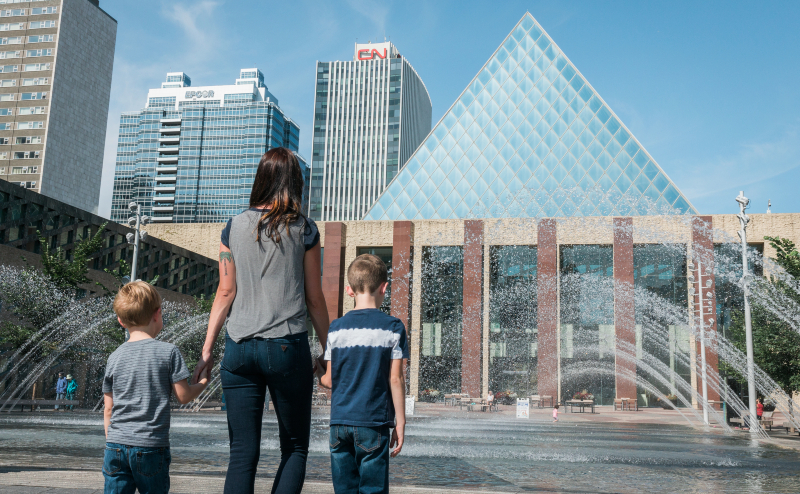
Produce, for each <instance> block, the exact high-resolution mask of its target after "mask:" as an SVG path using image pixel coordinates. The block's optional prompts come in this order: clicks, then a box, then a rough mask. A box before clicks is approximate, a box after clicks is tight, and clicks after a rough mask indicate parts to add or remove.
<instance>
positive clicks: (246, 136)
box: [111, 77, 305, 223]
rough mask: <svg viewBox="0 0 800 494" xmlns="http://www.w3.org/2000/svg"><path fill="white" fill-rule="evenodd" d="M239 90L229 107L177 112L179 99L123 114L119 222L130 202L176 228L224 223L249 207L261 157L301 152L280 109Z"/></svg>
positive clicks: (115, 214) (203, 102) (188, 107)
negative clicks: (286, 151)
mask: <svg viewBox="0 0 800 494" xmlns="http://www.w3.org/2000/svg"><path fill="white" fill-rule="evenodd" d="M187 79H188V77H187ZM239 87H241V88H242V89H241V91H243V93H242V94H233V95H230V94H225V95H224V104H220V100H218V99H191V100H186V101H181V100H179V101H178V108H177V109H176V107H175V97H174V96H172V97H167V96H165V97H151V98H150V101H149V102H148V103H149V106H148V108H145V109H143V110H141V111H138V112H130V113H123V114H122V116H121V117H120V130H119V144H118V147H117V165H116V173H115V177H114V195H113V198H112V209H111V219H112V220H114V221H118V222H124V221H126V220H127V218H128V216H129V212H128V203H130V202H131V201H136V202H138V203H139V204H140V206H141V207H142V210H143V212H144V214H147V215H149V216H151V217H153V220H154V221H161V222H173V223H219V222H225V221H227V220H228V219H229V218H230V217H231V216H234V215H236V214H238V213H240V212H242V211H243V210H244V209H246V208H247V207H248V206H249V199H250V190H251V188H252V185H253V180H254V178H255V173H256V169H257V167H258V162H259V161H260V159H261V156H262V155H263V154H264V153H265V152H266V151H268V150H270V149H272V148H275V147H280V146H283V147H286V148H289V149H291V150H293V151H295V152H296V151H297V149H298V145H299V139H300V129H299V128H298V126H297V125H296V124H295V123H294V122H293V121H292V120H291V119H289V118H288V117H286V115H285V114H284V113H283V111H281V109H280V108H279V107H278V106H277V105H276V104H275V103H274V102H272V101H254V97H255V96H256V95H258V94H259V93H258V92H257V91H254V90H253V89H252V88H253V87H254V86H253V84H251V85H250V86H249V87H248V86H239ZM175 91H178V92H181V91H182V88H181V89H177V90H175ZM217 92H218V93H219V95H220V96H222V93H221V91H217ZM200 93H201V91H197V94H198V95H199V94H200ZM202 93H206V94H208V95H209V96H213V94H214V92H213V91H202ZM187 94H188V92H187ZM170 102H171V104H170ZM301 166H305V162H304V160H302V158H301Z"/></svg>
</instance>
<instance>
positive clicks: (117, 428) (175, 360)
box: [103, 338, 190, 448]
mask: <svg viewBox="0 0 800 494" xmlns="http://www.w3.org/2000/svg"><path fill="white" fill-rule="evenodd" d="M189 376H190V374H189V369H188V368H187V367H186V362H184V361H183V356H181V352H180V350H178V347H176V346H175V345H173V344H172V343H166V342H163V341H158V340H154V339H150V338H149V339H146V340H139V341H129V342H127V343H123V344H122V345H120V347H119V348H117V349H116V350H115V351H114V353H112V354H111V356H110V357H108V362H107V363H106V375H105V377H104V378H103V393H111V394H112V397H113V399H114V407H113V408H112V410H111V424H110V425H109V426H108V438H107V439H106V441H107V442H109V443H116V444H124V445H126V446H140V447H145V448H161V447H169V420H170V414H169V398H170V395H171V393H172V384H173V383H176V382H178V381H183V380H184V379H187V378H188V377H189Z"/></svg>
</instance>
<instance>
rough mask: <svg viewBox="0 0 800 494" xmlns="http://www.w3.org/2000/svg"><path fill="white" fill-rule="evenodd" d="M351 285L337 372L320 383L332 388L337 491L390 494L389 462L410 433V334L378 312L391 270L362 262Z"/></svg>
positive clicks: (336, 335) (331, 339)
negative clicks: (405, 364) (407, 390)
mask: <svg viewBox="0 0 800 494" xmlns="http://www.w3.org/2000/svg"><path fill="white" fill-rule="evenodd" d="M347 282H348V283H349V285H350V286H348V287H346V290H347V294H348V295H349V296H350V297H353V298H354V299H355V308H354V309H353V310H351V311H350V312H348V313H347V314H346V315H345V316H344V317H340V318H339V319H336V320H335V321H333V322H332V323H331V325H330V329H329V330H328V345H327V348H326V349H325V360H328V361H329V364H328V368H327V371H326V373H325V375H324V376H322V378H321V379H320V382H321V384H322V385H323V386H328V387H330V388H332V392H331V422H330V424H331V430H330V447H331V473H332V476H333V488H334V491H335V492H336V494H351V493H352V494H357V493H380V492H386V493H388V492H389V456H391V457H395V456H397V455H398V454H399V453H400V450H401V449H402V447H403V438H404V432H405V425H406V416H405V379H404V377H403V359H407V358H408V340H407V338H406V329H405V327H404V326H403V323H402V322H401V321H400V320H399V319H397V318H396V317H392V316H389V315H387V314H385V313H383V312H381V311H380V310H379V309H378V307H380V306H381V303H383V299H384V297H385V295H386V288H387V286H388V285H389V283H388V272H387V269H386V264H384V263H383V261H381V260H380V259H379V258H378V257H376V256H373V255H371V254H363V255H360V256H358V257H357V258H356V259H355V260H354V261H353V262H352V264H350V267H349V268H348V269H347ZM392 428H393V429H394V430H393V431H392V433H391V437H390V435H389V430H390V429H392ZM390 448H394V449H392V450H391V454H390V451H389V450H390Z"/></svg>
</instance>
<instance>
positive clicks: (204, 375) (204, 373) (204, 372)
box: [197, 366, 211, 384]
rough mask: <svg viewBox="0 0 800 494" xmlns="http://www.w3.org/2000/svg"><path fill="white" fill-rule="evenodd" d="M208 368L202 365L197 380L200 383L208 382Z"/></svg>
mask: <svg viewBox="0 0 800 494" xmlns="http://www.w3.org/2000/svg"><path fill="white" fill-rule="evenodd" d="M210 372H211V371H210V370H209V369H208V367H207V366H206V367H203V370H201V371H200V379H199V380H198V381H197V382H198V383H200V384H208V378H209V374H210Z"/></svg>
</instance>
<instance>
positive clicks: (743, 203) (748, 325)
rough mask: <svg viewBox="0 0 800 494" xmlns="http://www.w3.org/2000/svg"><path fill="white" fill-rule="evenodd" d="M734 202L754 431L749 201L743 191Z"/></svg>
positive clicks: (754, 405)
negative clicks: (748, 263)
mask: <svg viewBox="0 0 800 494" xmlns="http://www.w3.org/2000/svg"><path fill="white" fill-rule="evenodd" d="M736 202H738V203H739V214H737V215H736V217H737V218H739V225H740V226H741V227H742V229H741V230H739V232H738V233H739V238H740V239H741V240H742V291H743V292H744V329H745V338H746V341H747V394H748V402H749V403H748V405H749V408H750V430H751V431H754V430H756V429H757V428H758V426H759V424H758V420H757V419H755V418H754V417H756V376H755V364H754V363H753V325H752V321H751V319H750V298H749V291H750V288H749V286H748V280H749V277H750V273H749V271H748V266H747V224H748V223H750V217H749V216H747V214H746V213H745V212H744V211H745V209H747V207H748V206H749V205H750V199H748V198H746V197H745V196H744V191H739V195H738V196H737V197H736Z"/></svg>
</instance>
